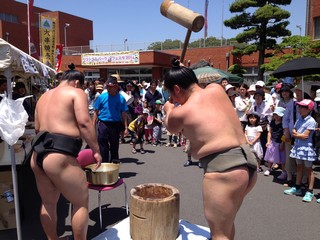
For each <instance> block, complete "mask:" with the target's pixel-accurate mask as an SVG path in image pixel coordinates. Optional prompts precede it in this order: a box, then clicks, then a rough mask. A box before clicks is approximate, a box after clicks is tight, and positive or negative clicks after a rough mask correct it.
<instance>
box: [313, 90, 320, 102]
mask: <svg viewBox="0 0 320 240" xmlns="http://www.w3.org/2000/svg"><path fill="white" fill-rule="evenodd" d="M314 101H315V102H319V101H320V89H318V90H317V91H316V97H315V99H314Z"/></svg>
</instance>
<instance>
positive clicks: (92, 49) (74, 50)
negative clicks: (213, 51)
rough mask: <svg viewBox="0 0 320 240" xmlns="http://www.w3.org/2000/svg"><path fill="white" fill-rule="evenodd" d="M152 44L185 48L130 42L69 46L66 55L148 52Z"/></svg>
mask: <svg viewBox="0 0 320 240" xmlns="http://www.w3.org/2000/svg"><path fill="white" fill-rule="evenodd" d="M173 41H176V40H173ZM178 41H179V40H178ZM197 42H199V45H198V44H194V43H197ZM190 43H193V46H194V48H203V47H219V46H230V45H235V43H236V42H235V41H230V40H228V39H225V40H224V41H222V42H220V41H217V42H216V44H210V45H206V43H205V42H204V40H203V39H195V40H193V41H192V40H190ZM190 43H189V47H190ZM152 44H158V48H157V50H172V49H182V48H183V41H179V42H178V43H177V45H176V46H175V47H174V48H173V47H172V46H171V47H170V48H168V47H167V44H166V43H165V42H160V41H158V42H135V43H129V42H128V41H126V42H124V43H122V44H119V43H116V44H105V45H90V46H70V47H69V46H68V47H66V48H65V49H64V54H65V55H80V54H82V53H97V52H119V51H147V50H153V49H149V48H151V45H152ZM159 44H160V48H159Z"/></svg>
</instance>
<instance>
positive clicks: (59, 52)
mask: <svg viewBox="0 0 320 240" xmlns="http://www.w3.org/2000/svg"><path fill="white" fill-rule="evenodd" d="M62 51H63V46H62V44H57V45H56V72H59V71H60V68H61V61H62Z"/></svg>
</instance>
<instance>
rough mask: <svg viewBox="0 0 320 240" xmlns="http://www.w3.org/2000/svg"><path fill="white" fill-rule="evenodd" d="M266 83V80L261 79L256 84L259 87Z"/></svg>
mask: <svg viewBox="0 0 320 240" xmlns="http://www.w3.org/2000/svg"><path fill="white" fill-rule="evenodd" d="M265 85H266V84H265V83H264V81H261V80H259V81H258V82H256V86H258V87H264V86H265Z"/></svg>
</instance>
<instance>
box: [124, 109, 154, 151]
mask: <svg viewBox="0 0 320 240" xmlns="http://www.w3.org/2000/svg"><path fill="white" fill-rule="evenodd" d="M148 115H149V110H148V109H144V110H143V112H142V114H141V115H139V116H138V117H137V118H136V119H134V120H133V121H132V122H131V123H130V124H129V126H128V131H129V134H130V135H131V141H132V150H131V152H132V153H136V152H137V150H136V144H137V143H140V153H142V154H144V153H145V151H144V149H143V135H144V127H145V125H146V124H147V117H148Z"/></svg>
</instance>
